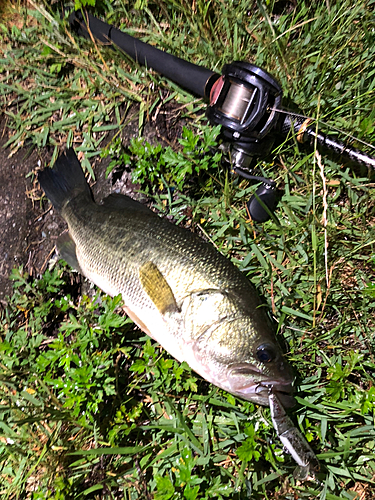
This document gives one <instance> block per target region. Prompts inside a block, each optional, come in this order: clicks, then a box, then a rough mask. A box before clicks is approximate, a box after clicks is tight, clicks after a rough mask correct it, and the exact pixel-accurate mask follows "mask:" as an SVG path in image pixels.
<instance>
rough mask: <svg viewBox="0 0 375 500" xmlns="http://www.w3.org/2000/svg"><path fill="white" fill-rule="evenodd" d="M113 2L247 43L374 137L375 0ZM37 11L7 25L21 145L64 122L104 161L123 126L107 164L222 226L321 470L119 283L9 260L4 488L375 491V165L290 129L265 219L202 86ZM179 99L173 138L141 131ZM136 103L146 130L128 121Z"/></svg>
mask: <svg viewBox="0 0 375 500" xmlns="http://www.w3.org/2000/svg"><path fill="white" fill-rule="evenodd" d="M84 3H85V2H81V5H83V4H84ZM32 5H34V4H32ZM105 5H106V11H107V15H108V20H109V22H111V23H114V24H116V25H117V26H119V27H120V28H121V29H124V30H126V31H128V32H129V33H130V34H133V35H135V36H137V37H140V38H142V39H143V40H144V41H147V42H150V43H152V44H153V45H155V46H158V47H161V48H163V49H165V50H168V51H170V52H172V53H174V54H176V55H178V56H179V57H182V58H185V59H187V60H190V61H192V62H195V63H198V64H203V65H205V66H207V67H209V68H212V69H214V70H217V71H220V69H221V67H222V66H223V64H224V63H227V62H230V61H232V60H235V59H241V60H250V61H251V62H254V63H255V64H257V65H259V66H261V67H263V68H265V69H266V70H268V71H270V72H271V73H273V74H274V75H275V76H277V78H278V79H279V80H280V82H281V84H282V87H283V89H284V91H285V94H286V96H287V97H288V98H291V99H292V100H293V101H294V102H295V103H296V104H298V105H299V106H300V108H301V109H302V110H303V112H304V113H305V114H306V115H309V116H312V117H314V118H318V119H319V120H324V121H325V122H329V123H331V124H333V125H334V126H335V127H337V128H339V129H341V130H342V131H345V132H347V133H350V134H353V135H356V136H358V137H359V138H360V139H362V140H364V141H366V142H369V143H371V142H374V139H375V135H374V126H373V123H374V95H375V93H374V78H373V77H374V70H373V67H374V64H373V63H374V59H375V49H374V47H375V44H374V36H373V21H372V10H373V2H372V1H370V0H368V1H365V0H362V1H360V2H356V3H354V2H350V1H349V0H345V1H341V2H335V1H326V2H317V3H312V2H305V1H301V2H299V4H298V6H295V5H294V3H293V2H277V1H270V2H262V1H259V2H257V4H256V5H255V3H254V5H252V6H251V7H250V6H249V2H247V1H242V0H239V1H236V2H230V3H228V2H221V1H216V0H215V1H211V2H204V1H200V0H198V1H196V2H186V1H182V2H175V1H173V0H165V1H164V0H163V1H159V2H147V1H142V2H136V4H133V3H131V2H128V1H112V2H110V1H107V2H105ZM27 15H28V17H27V16H25V22H24V26H23V27H22V28H20V27H16V26H13V27H8V26H5V25H2V26H1V38H2V46H1V51H2V59H1V65H2V66H1V73H0V74H1V80H0V96H1V100H2V106H3V109H4V111H5V113H6V115H7V118H8V121H9V125H10V126H11V127H12V129H13V130H14V133H13V135H12V136H11V137H10V139H9V141H8V146H10V147H11V148H12V150H16V149H17V148H18V147H20V145H22V144H24V143H25V142H26V141H31V142H32V143H33V144H34V145H36V146H38V147H44V146H47V145H48V146H52V147H53V148H54V151H55V153H54V156H56V155H57V151H58V146H59V145H60V144H61V142H63V143H66V144H67V145H68V146H70V145H74V146H75V148H76V149H78V150H79V151H81V152H82V153H84V166H85V167H86V168H87V169H89V170H90V169H91V164H90V159H91V158H94V157H95V156H96V155H99V154H100V148H102V145H103V144H104V142H105V141H106V140H107V139H106V137H107V135H106V134H107V133H108V132H111V133H113V134H115V138H114V139H113V141H112V142H111V143H109V145H106V147H105V148H103V149H104V152H102V154H103V155H105V154H109V155H110V156H111V159H112V160H113V161H115V163H114V162H112V163H111V164H110V166H109V170H108V173H110V171H114V169H116V168H118V167H119V166H120V167H122V168H124V167H127V168H131V170H132V174H133V179H134V181H137V182H138V183H139V184H140V185H141V187H142V189H143V190H144V191H147V192H148V194H149V195H150V197H152V199H153V200H154V201H153V202H154V205H155V207H156V208H157V209H158V210H159V211H160V212H163V213H165V214H167V215H168V216H170V217H173V218H174V220H175V222H176V223H178V224H183V225H185V226H190V227H191V229H192V230H194V231H197V232H200V233H201V234H202V235H203V236H204V237H205V238H206V239H208V240H211V241H212V243H213V244H214V245H215V246H216V247H217V248H219V250H220V251H221V252H222V253H223V254H225V255H227V256H228V257H229V258H231V259H232V260H233V261H234V262H235V263H236V264H237V265H238V266H239V267H240V268H241V270H242V271H243V272H244V273H245V274H246V275H247V276H248V277H249V279H251V281H252V282H253V283H254V284H255V285H256V286H257V288H258V289H259V291H260V292H261V293H262V294H263V295H264V297H265V300H266V302H267V303H268V306H269V309H270V311H272V315H273V317H274V320H275V322H276V323H277V325H278V331H279V333H282V335H283V338H284V339H285V340H286V342H287V343H288V344H289V354H288V357H289V360H290V362H291V363H292V364H293V366H294V367H295V369H296V372H297V373H298V376H297V389H298V390H297V400H298V405H297V407H296V409H295V410H294V413H293V418H294V421H295V423H296V424H297V426H298V427H299V428H300V430H301V432H302V433H303V434H304V435H305V436H306V438H307V439H308V440H309V442H310V444H311V446H312V447H313V449H314V450H315V451H316V452H317V454H318V458H319V460H320V462H321V472H320V473H319V474H318V476H317V479H316V480H314V481H306V482H305V483H303V484H301V483H299V482H297V481H296V480H295V479H294V478H293V475H292V472H293V469H294V467H295V464H294V462H293V460H292V458H291V457H290V456H288V455H287V454H286V453H285V452H284V451H283V450H282V447H281V444H280V443H279V442H278V440H277V439H276V438H275V434H274V430H273V427H272V423H271V420H270V414H269V410H268V409H267V408H259V407H257V406H255V405H253V404H252V403H250V402H246V401H242V400H239V399H236V398H234V397H233V396H231V395H229V394H226V393H225V392H223V391H221V390H219V389H217V388H215V387H213V386H211V385H209V384H207V383H206V382H205V381H204V380H202V379H200V378H199V377H196V376H195V375H194V373H192V372H191V370H190V369H189V367H187V366H186V365H185V364H183V365H180V364H178V363H177V362H176V361H175V360H173V359H171V358H170V356H169V355H168V354H167V353H166V352H165V351H162V350H161V349H160V348H159V346H158V345H157V344H155V343H153V342H151V341H150V339H148V338H147V337H146V336H144V335H143V334H140V333H139V332H138V331H137V330H135V329H134V327H133V326H132V324H131V323H130V322H129V321H128V320H127V319H125V317H124V316H123V315H122V313H121V311H120V309H119V308H120V301H119V298H118V297H117V298H114V299H110V298H108V297H105V296H104V295H103V294H101V293H100V292H95V294H94V297H92V298H89V297H87V296H83V297H80V296H79V289H78V288H77V286H78V285H72V284H71V283H72V282H71V281H70V280H68V279H67V276H68V274H67V272H66V271H65V268H63V267H61V266H60V265H58V266H57V267H56V268H55V269H54V270H52V271H49V272H46V273H45V274H44V276H43V277H40V278H39V279H35V280H32V279H31V278H30V277H28V276H27V275H26V274H25V272H24V271H22V270H15V271H14V272H13V275H12V278H13V281H14V287H15V288H14V294H13V296H12V297H11V298H10V300H9V306H8V307H7V309H6V310H4V311H3V312H2V316H1V327H0V335H1V340H2V343H1V346H0V349H1V354H0V370H1V373H0V381H1V383H0V391H1V398H0V456H1V464H2V465H1V469H0V471H1V472H0V477H1V480H0V481H1V488H0V491H1V495H2V496H3V497H4V498H9V499H10V498H12V499H13V498H33V499H39V498H55V499H62V498H77V499H78V498H127V499H128V498H129V499H132V500H133V499H138V498H139V499H143V498H155V499H159V500H164V499H168V498H173V499H199V500H201V499H209V498H233V499H244V498H252V499H265V498H267V499H271V498H285V499H292V498H301V499H302V498H320V499H321V500H324V499H327V500H335V499H338V498H345V499H354V498H369V499H370V498H372V497H373V496H374V494H375V493H374V491H375V489H374V476H375V455H374V451H373V450H374V442H375V427H374V415H375V411H374V409H375V406H374V405H375V391H374V386H373V379H374V372H375V363H374V339H373V332H374V328H375V325H374V305H375V304H374V291H373V289H374V284H373V281H374V280H373V272H374V257H373V256H374V254H375V248H374V245H375V243H374V242H375V237H374V236H375V235H374V224H373V219H374V217H373V209H374V185H373V182H372V180H371V179H370V180H369V178H368V176H367V174H368V173H367V172H361V171H353V170H352V169H350V168H348V167H346V166H345V165H341V164H339V163H336V162H334V161H332V160H331V159H327V158H319V156H318V155H316V152H306V151H304V150H301V149H299V147H298V145H297V144H296V143H295V142H293V140H292V141H290V142H286V143H284V144H281V145H280V147H279V148H278V150H277V155H275V160H274V161H271V160H267V161H259V164H258V166H257V167H258V169H259V170H260V171H262V172H264V174H265V175H268V176H270V177H272V178H274V179H275V180H276V181H277V183H278V186H279V187H280V188H281V189H282V190H283V196H282V198H281V201H280V204H279V207H278V210H277V212H276V217H275V218H274V219H272V220H270V221H268V222H267V223H265V224H264V225H263V226H260V225H257V224H254V223H252V222H251V221H249V220H248V218H247V214H246V210H245V205H246V202H247V201H248V199H249V197H250V196H251V194H252V193H253V192H254V191H255V189H256V186H253V185H249V184H248V182H247V181H244V180H240V179H239V178H236V177H233V176H232V175H231V174H230V173H229V172H227V171H225V169H223V168H222V166H221V164H220V156H219V155H218V154H217V153H215V154H213V149H214V148H215V143H216V140H217V133H218V130H216V129H210V128H209V127H207V126H206V125H205V123H204V117H203V116H202V109H203V108H204V105H203V103H201V102H200V101H197V100H194V99H193V98H192V96H190V95H189V94H188V93H186V92H185V91H184V90H182V89H179V88H178V87H177V86H176V85H174V84H173V83H171V82H167V81H166V80H165V79H164V78H163V77H162V76H160V75H156V74H154V73H153V72H152V71H149V70H145V69H144V68H140V67H138V66H137V65H136V64H135V63H132V62H129V61H128V60H127V59H126V58H125V57H123V56H122V55H121V54H119V53H118V52H116V51H112V52H109V51H108V49H102V48H100V47H98V46H95V45H94V44H92V42H91V41H88V42H85V41H78V40H76V39H75V38H74V37H73V36H72V35H71V34H70V33H69V31H68V30H67V29H66V25H64V24H63V23H64V21H62V20H60V19H59V16H57V14H55V13H54V12H53V11H52V10H50V7H49V6H48V5H47V4H46V5H45V6H44V7H43V6H42V4H40V3H38V4H37V5H36V6H35V7H34V8H33V10H29V11H28V13H27ZM156 88H157V89H159V91H156V90H155V89H156ZM166 96H167V97H166ZM166 99H169V101H168V102H169V103H171V105H172V104H173V106H174V107H175V108H176V109H178V112H179V113H180V114H179V119H181V121H182V122H183V124H184V126H185V128H184V129H183V134H182V136H181V137H180V138H179V140H178V141H176V143H175V144H170V145H169V146H167V147H165V146H163V145H159V144H157V143H156V142H155V140H154V138H151V139H150V138H147V137H146V138H143V137H139V135H140V134H142V131H143V130H144V129H145V126H146V125H147V121H148V118H149V117H151V118H152V117H155V116H156V114H157V113H158V111H157V110H159V106H162V105H163V104H164V103H165V101H166ZM124 101H125V104H124ZM134 118H135V119H136V122H137V127H136V133H135V134H134V130H133V132H132V134H133V136H134V135H136V136H138V137H136V138H133V140H128V139H129V138H128V137H125V136H126V134H127V130H128V129H127V127H128V125H129V123H130V121H131V120H132V119H134ZM331 132H332V133H335V132H334V131H331ZM103 141H104V142H103ZM73 282H74V280H73Z"/></svg>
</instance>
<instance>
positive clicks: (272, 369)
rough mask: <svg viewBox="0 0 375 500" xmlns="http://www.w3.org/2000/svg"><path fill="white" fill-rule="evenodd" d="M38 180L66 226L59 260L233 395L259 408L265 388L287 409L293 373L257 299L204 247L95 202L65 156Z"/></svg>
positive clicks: (109, 202)
mask: <svg viewBox="0 0 375 500" xmlns="http://www.w3.org/2000/svg"><path fill="white" fill-rule="evenodd" d="M39 182H40V184H41V186H42V188H43V189H44V191H45V193H46V195H47V197H48V198H49V199H50V200H51V202H52V204H53V205H54V206H55V208H56V209H57V210H58V211H60V213H61V215H62V217H63V218H64V219H65V220H66V222H67V223H68V228H69V234H68V235H67V234H65V235H63V236H62V237H61V238H60V239H59V241H58V247H59V251H60V253H61V255H62V257H63V258H64V259H65V260H66V261H67V262H68V263H69V264H70V265H71V266H72V267H74V268H75V269H77V270H79V271H80V272H81V273H82V274H83V275H84V276H86V277H87V278H88V279H90V280H91V281H92V282H93V283H95V284H96V285H97V286H99V287H100V288H102V290H103V291H104V292H106V293H108V294H109V295H111V296H114V295H118V294H121V295H122V298H123V301H124V306H125V311H126V313H127V314H128V315H129V316H130V317H131V318H132V319H133V320H134V321H135V323H136V324H137V325H138V326H139V327H140V328H141V329H142V330H144V331H145V332H146V333H147V334H149V335H150V336H151V337H152V338H154V339H155V340H157V341H158V342H159V343H160V344H161V345H162V346H163V347H164V348H165V349H166V350H167V351H168V352H169V353H170V354H171V355H172V356H174V357H175V358H176V359H178V360H179V361H186V362H187V363H188V364H189V365H190V366H191V368H192V369H193V370H195V371H196V372H197V373H198V374H200V375H201V376H202V377H204V378H205V379H206V380H208V381H209V382H212V383H214V384H216V385H217V386H218V387H221V388H222V389H224V390H227V391H229V392H231V393H232V394H235V395H237V396H240V397H243V398H244V399H248V400H251V401H254V402H256V403H259V404H264V405H268V404H269V398H268V394H269V388H270V387H272V388H273V391H274V393H275V394H277V395H278V397H279V398H280V400H281V401H282V402H283V404H285V405H286V406H290V405H291V404H293V401H294V400H293V397H292V395H291V393H292V381H293V375H292V372H291V369H290V367H289V365H288V364H287V362H286V361H285V359H284V358H283V355H282V352H281V350H280V347H279V346H278V344H277V342H276V340H275V332H274V327H273V325H272V324H271V322H270V320H269V318H268V315H267V313H266V309H265V307H264V306H263V304H262V301H261V300H260V298H259V296H258V294H257V292H256V290H255V288H254V287H253V285H252V284H251V283H250V282H249V281H248V280H247V278H246V277H245V276H244V275H243V274H242V273H241V272H240V271H239V269H238V268H236V267H235V266H234V265H233V264H232V263H231V262H230V261H229V260H228V259H226V258H225V257H223V256H222V255H221V254H220V253H219V252H218V251H217V250H216V249H215V248H214V247H213V246H212V245H211V244H210V243H206V242H204V241H203V240H202V239H201V238H199V236H197V235H196V234H194V233H192V232H191V231H189V230H187V229H184V228H180V227H177V226H175V225H173V224H172V223H170V222H168V221H167V220H165V219H162V218H160V217H158V216H157V215H156V214H155V213H153V212H152V211H151V210H149V209H148V208H147V207H144V206H143V205H141V204H140V203H138V202H136V201H134V200H132V199H131V198H128V197H126V196H122V195H117V194H114V195H110V196H109V197H108V198H107V199H106V200H104V203H103V204H102V205H99V204H97V203H95V202H94V200H93V199H92V195H91V192H90V189H89V187H88V185H87V183H86V180H85V177H84V175H83V172H82V169H81V166H80V163H79V161H78V159H77V157H76V155H75V153H74V151H73V150H68V151H67V152H66V153H65V154H63V155H61V156H60V157H59V159H58V160H57V162H56V163H55V165H54V167H53V168H52V169H45V170H44V171H42V172H40V173H39Z"/></svg>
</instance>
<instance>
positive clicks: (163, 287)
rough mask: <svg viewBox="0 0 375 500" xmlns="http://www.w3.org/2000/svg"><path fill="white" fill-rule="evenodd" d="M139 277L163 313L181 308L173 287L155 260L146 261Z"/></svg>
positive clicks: (145, 289)
mask: <svg viewBox="0 0 375 500" xmlns="http://www.w3.org/2000/svg"><path fill="white" fill-rule="evenodd" d="M139 279H140V281H141V285H142V287H143V289H144V291H145V292H146V293H147V295H148V296H149V297H150V299H151V300H152V302H153V303H154V304H155V306H156V308H157V309H158V310H159V312H160V313H161V314H165V313H167V312H175V311H176V312H177V311H178V310H179V309H178V307H177V304H176V299H175V297H174V295H173V292H172V289H171V287H170V286H169V285H168V283H167V281H166V279H165V278H164V276H163V275H162V274H161V272H160V271H159V269H158V267H157V266H156V265H155V264H154V263H153V262H150V261H149V262H146V263H145V264H143V265H142V266H141V268H140V270H139Z"/></svg>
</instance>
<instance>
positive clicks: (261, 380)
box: [228, 364, 296, 408]
mask: <svg viewBox="0 0 375 500" xmlns="http://www.w3.org/2000/svg"><path fill="white" fill-rule="evenodd" d="M288 375H289V374H288ZM228 382H229V385H230V390H231V392H233V393H235V394H237V395H238V396H240V397H242V398H243V399H247V400H249V401H254V402H255V403H258V404H261V405H264V406H268V405H269V402H268V395H269V393H270V390H271V389H272V391H273V392H274V393H276V394H277V397H278V398H279V399H280V401H281V404H282V405H283V406H284V407H286V408H291V407H292V406H294V405H295V404H296V401H295V399H294V397H293V391H294V387H293V379H292V378H291V377H290V376H286V377H285V379H283V378H280V379H273V378H271V377H267V376H266V375H265V374H264V373H262V371H261V370H259V369H258V368H257V367H256V366H254V365H249V364H244V365H240V366H239V365H237V366H236V367H233V368H232V369H231V370H229V372H228Z"/></svg>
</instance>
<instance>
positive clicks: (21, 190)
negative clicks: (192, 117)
mask: <svg viewBox="0 0 375 500" xmlns="http://www.w3.org/2000/svg"><path fill="white" fill-rule="evenodd" d="M132 111H133V110H131V111H129V114H131V113H132ZM183 125H184V122H183V121H181V120H180V119H179V116H178V113H176V110H174V109H173V106H171V105H170V104H169V105H168V104H167V105H166V106H165V108H164V109H162V110H159V111H158V113H157V115H156V116H154V117H152V116H151V117H150V121H149V123H147V124H146V126H145V130H144V132H143V136H144V137H145V139H146V140H147V141H149V142H155V141H157V142H162V143H164V144H165V143H166V141H167V142H168V143H169V144H171V143H172V144H173V143H174V142H175V141H176V139H177V137H179V136H180V135H181V131H182V126H183ZM11 133H12V131H11V130H10V129H9V128H7V126H6V124H5V122H3V123H0V186H1V189H0V228H1V236H0V304H2V305H3V306H5V305H6V303H7V299H6V297H7V296H8V295H11V293H12V282H11V281H10V280H9V274H10V273H11V270H12V268H14V267H18V266H21V265H22V266H23V268H24V269H26V270H27V271H28V273H29V274H30V275H31V276H33V277H38V276H40V275H41V274H42V273H43V272H44V271H45V269H46V268H47V267H48V263H49V261H50V259H51V258H52V257H53V256H54V255H55V243H56V239H57V238H58V236H59V235H60V234H61V233H62V232H63V231H64V230H65V229H66V227H67V226H66V223H65V222H64V220H63V219H62V218H61V217H60V216H59V215H58V214H57V213H56V212H55V211H54V210H53V208H51V205H50V203H49V202H48V201H47V200H46V198H45V197H44V198H43V200H41V199H40V197H41V195H42V191H41V190H40V188H39V184H38V182H37V180H36V171H37V170H38V169H40V168H44V167H45V166H48V164H49V162H50V160H51V157H52V152H53V149H52V148H44V149H43V150H39V151H38V150H37V149H36V148H32V147H31V146H30V145H26V146H24V147H22V148H20V149H19V150H18V151H17V152H16V153H15V154H13V155H12V152H11V150H10V148H4V144H6V142H7V141H8V139H9V137H10V134H11ZM135 135H138V121H137V120H134V121H131V122H130V123H129V125H128V126H127V127H126V129H125V130H124V131H123V143H125V144H126V143H128V142H129V141H130V138H131V137H133V136H135ZM109 140H110V136H107V137H106V138H105V141H104V142H103V144H104V143H107V142H108V141H109ZM110 161H111V158H109V157H107V158H105V159H103V160H102V161H100V159H98V160H95V162H94V164H93V165H92V166H93V170H94V173H95V177H96V182H95V183H91V184H92V186H91V187H92V190H93V193H94V197H95V199H96V200H99V201H100V200H102V199H103V198H104V197H106V196H108V194H110V193H111V192H120V193H122V194H127V195H129V196H132V197H133V198H139V193H138V186H136V185H134V184H132V182H131V176H130V173H129V172H126V171H125V172H123V173H122V175H121V177H120V178H118V177H119V176H118V175H117V176H116V180H115V179H114V178H113V177H112V176H110V177H109V178H108V179H106V178H105V171H106V168H107V166H108V164H109V162H110Z"/></svg>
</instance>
